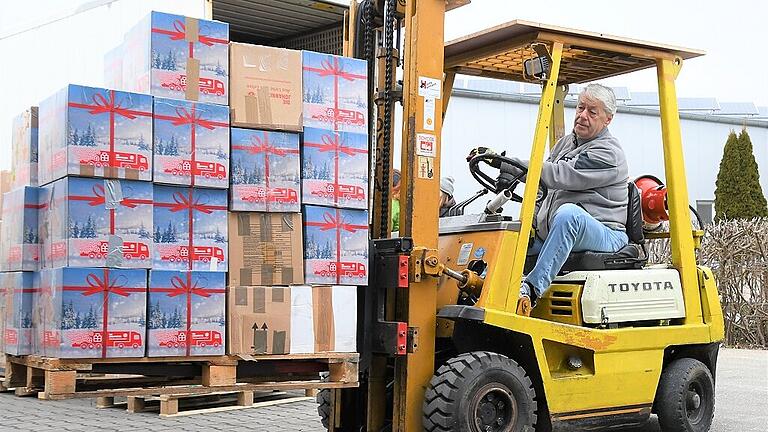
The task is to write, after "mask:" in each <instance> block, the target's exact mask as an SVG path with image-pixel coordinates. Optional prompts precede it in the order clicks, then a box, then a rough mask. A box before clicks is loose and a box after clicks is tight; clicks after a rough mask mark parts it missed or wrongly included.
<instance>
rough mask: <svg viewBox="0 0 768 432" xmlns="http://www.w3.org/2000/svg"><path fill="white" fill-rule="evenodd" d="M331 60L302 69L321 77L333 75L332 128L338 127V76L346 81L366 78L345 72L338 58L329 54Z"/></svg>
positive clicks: (365, 77)
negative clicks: (317, 66) (316, 66)
mask: <svg viewBox="0 0 768 432" xmlns="http://www.w3.org/2000/svg"><path fill="white" fill-rule="evenodd" d="M330 58H332V59H333V62H331V61H329V60H323V61H321V62H320V66H321V67H319V68H313V67H309V66H304V70H307V71H310V72H315V73H316V74H318V75H319V76H321V77H326V76H333V129H334V130H336V129H338V118H339V115H338V112H339V78H342V79H345V80H347V81H354V80H356V79H367V78H368V77H367V76H366V75H360V74H353V73H349V72H345V71H344V69H343V68H342V66H341V64H339V58H338V57H336V56H330Z"/></svg>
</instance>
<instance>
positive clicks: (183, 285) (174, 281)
mask: <svg viewBox="0 0 768 432" xmlns="http://www.w3.org/2000/svg"><path fill="white" fill-rule="evenodd" d="M171 285H173V287H171V288H165V287H161V288H150V291H152V292H162V293H167V295H168V297H176V296H180V295H185V296H187V329H186V335H187V342H186V344H185V345H186V347H187V356H189V355H190V352H191V351H190V349H191V347H192V344H191V343H190V342H191V341H192V296H193V295H197V296H200V297H210V296H211V294H225V293H226V292H227V290H225V289H223V288H204V287H199V286H198V281H195V283H194V284H193V283H192V272H187V277H186V281H185V280H184V279H182V278H180V277H178V276H174V277H172V278H171Z"/></svg>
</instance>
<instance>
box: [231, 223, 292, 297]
mask: <svg viewBox="0 0 768 432" xmlns="http://www.w3.org/2000/svg"><path fill="white" fill-rule="evenodd" d="M301 232H302V225H301V214H298V213H255V212H238V213H235V212H232V213H230V214H229V285H230V286H253V285H290V284H302V283H304V264H303V258H304V254H303V251H304V245H303V240H302V233H301Z"/></svg>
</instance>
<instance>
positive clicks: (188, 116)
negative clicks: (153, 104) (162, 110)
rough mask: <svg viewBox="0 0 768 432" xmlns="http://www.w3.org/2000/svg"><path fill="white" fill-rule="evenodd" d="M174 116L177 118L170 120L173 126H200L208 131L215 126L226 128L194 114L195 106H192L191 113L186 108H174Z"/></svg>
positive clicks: (221, 124)
mask: <svg viewBox="0 0 768 432" xmlns="http://www.w3.org/2000/svg"><path fill="white" fill-rule="evenodd" d="M176 114H177V115H178V117H175V118H173V119H172V120H171V124H172V125H174V126H182V125H187V124H191V125H198V126H202V127H204V128H206V129H210V130H213V129H216V126H227V125H226V124H225V123H219V122H214V121H210V120H205V119H203V117H202V115H200V114H199V113H197V112H196V110H195V105H192V112H189V111H187V109H186V108H182V107H178V108H176Z"/></svg>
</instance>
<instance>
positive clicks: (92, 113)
mask: <svg viewBox="0 0 768 432" xmlns="http://www.w3.org/2000/svg"><path fill="white" fill-rule="evenodd" d="M39 113H40V127H39V140H38V148H39V165H38V168H39V174H38V177H39V181H40V184H45V183H49V182H51V181H53V180H56V179H59V178H62V177H64V176H66V175H82V176H88V177H108V178H124V179H134V180H147V181H149V180H152V97H151V96H149V95H143V94H138V93H127V92H120V91H115V90H107V89H100V88H93V87H84V86H78V85H69V86H67V87H65V88H64V89H62V90H61V91H60V92H58V93H56V94H55V95H53V96H51V97H49V98H48V99H46V100H45V101H43V102H41V103H40V109H39Z"/></svg>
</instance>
